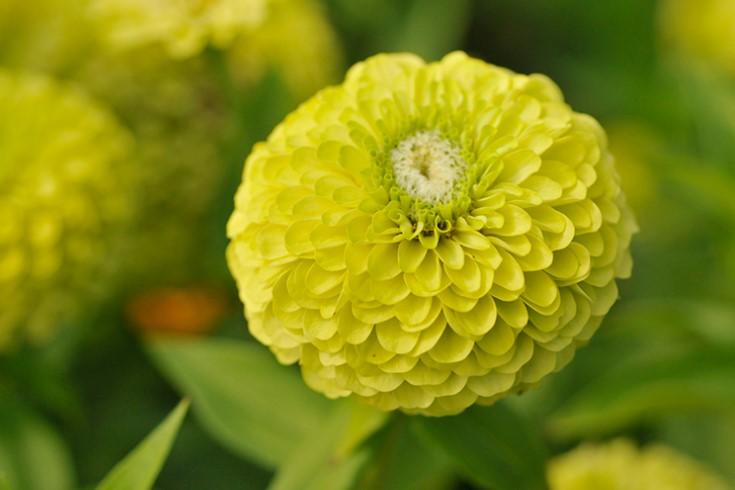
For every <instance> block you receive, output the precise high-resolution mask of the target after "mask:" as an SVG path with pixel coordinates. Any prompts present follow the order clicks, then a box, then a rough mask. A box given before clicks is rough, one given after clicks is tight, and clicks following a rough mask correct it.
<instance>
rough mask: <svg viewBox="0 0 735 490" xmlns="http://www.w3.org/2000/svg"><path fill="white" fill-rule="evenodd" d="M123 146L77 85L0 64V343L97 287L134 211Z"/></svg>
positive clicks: (27, 334)
mask: <svg viewBox="0 0 735 490" xmlns="http://www.w3.org/2000/svg"><path fill="white" fill-rule="evenodd" d="M130 145H131V139H130V137H129V135H128V134H127V133H126V132H125V131H124V130H123V129H121V128H120V127H119V126H118V125H117V123H116V121H115V120H114V119H113V118H112V117H111V116H110V115H109V114H108V113H107V112H105V111H104V110H102V109H101V108H100V107H98V106H97V105H96V104H95V103H94V102H92V101H91V100H90V99H88V98H87V97H86V96H84V95H83V94H81V93H80V92H78V91H76V90H74V89H71V88H67V87H62V86H60V85H57V84H56V83H54V82H52V81H50V80H48V79H45V78H39V77H33V76H22V75H14V74H10V73H7V72H2V71H0V148H1V149H2V151H0V350H1V349H4V348H6V347H8V345H9V344H10V343H11V342H13V341H15V340H16V339H19V338H24V339H29V340H40V339H42V338H44V337H46V336H48V335H49V334H50V333H51V331H52V329H53V327H56V326H58V325H59V324H61V323H64V322H67V321H70V320H72V319H74V318H76V317H77V315H78V314H79V313H81V312H82V311H83V310H84V309H85V308H87V307H90V306H91V305H92V300H96V299H98V298H99V297H100V293H103V292H104V291H102V290H103V289H104V288H105V285H106V284H107V283H109V282H110V281H109V279H110V277H111V276H110V275H111V273H112V272H113V271H114V269H115V264H116V262H115V259H116V252H117V250H118V248H117V244H118V243H120V238H122V235H123V233H124V232H125V229H126V228H125V226H126V225H127V224H128V223H129V221H130V218H131V215H132V212H133V209H132V202H131V195H130V194H131V192H132V189H133V185H132V184H133V182H132V179H131V178H130V177H129V173H128V172H129V171H130V170H131V167H130V166H129V165H128V162H127V161H126V159H127V153H128V148H129V146H130Z"/></svg>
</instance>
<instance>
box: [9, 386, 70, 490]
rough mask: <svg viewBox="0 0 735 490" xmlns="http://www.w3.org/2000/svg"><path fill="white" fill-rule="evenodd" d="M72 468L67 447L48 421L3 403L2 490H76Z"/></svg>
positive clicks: (23, 408) (23, 409) (14, 405)
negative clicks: (8, 489) (74, 489)
mask: <svg viewBox="0 0 735 490" xmlns="http://www.w3.org/2000/svg"><path fill="white" fill-rule="evenodd" d="M2 396H3V397H6V396H7V394H5V393H3V394H2ZM72 467H73V465H72V462H71V458H70V457H69V454H68V452H67V449H66V447H65V446H64V443H63V442H62V440H61V439H60V438H59V436H58V435H57V434H56V433H55V432H54V430H53V429H52V428H51V427H50V426H49V425H48V424H47V423H46V422H45V421H43V420H42V419H40V418H38V417H37V416H36V415H34V414H33V413H32V412H30V411H29V410H28V409H26V408H25V407H23V406H21V405H20V404H16V403H13V402H11V401H10V400H8V399H7V398H5V399H3V400H1V403H0V489H6V488H10V489H23V490H67V489H72V488H75V484H74V475H73V471H72Z"/></svg>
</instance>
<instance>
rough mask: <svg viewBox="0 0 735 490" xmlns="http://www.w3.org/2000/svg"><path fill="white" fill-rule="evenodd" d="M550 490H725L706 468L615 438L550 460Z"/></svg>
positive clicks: (674, 454) (664, 449)
mask: <svg viewBox="0 0 735 490" xmlns="http://www.w3.org/2000/svg"><path fill="white" fill-rule="evenodd" d="M548 476H549V486H550V488H551V490H588V489H595V490H658V489H663V488H665V489H666V490H727V489H729V488H730V487H729V486H728V485H727V484H726V483H725V482H723V481H722V480H720V479H719V478H718V477H716V476H715V475H713V474H711V473H710V472H709V471H708V469H707V468H705V467H704V466H702V465H701V464H699V463H697V462H696V461H693V460H691V459H689V458H688V457H686V456H684V455H682V454H679V453H677V452H676V451H674V450H673V449H670V448H668V447H665V446H649V447H646V448H644V449H638V448H637V447H636V446H635V445H634V444H633V443H631V442H630V441H627V440H623V439H619V440H616V441H612V442H610V443H607V444H603V445H582V446H580V447H578V448H577V449H575V450H573V451H571V452H570V453H567V454H564V455H562V456H559V457H557V458H556V459H554V460H552V461H551V463H550V464H549V469H548Z"/></svg>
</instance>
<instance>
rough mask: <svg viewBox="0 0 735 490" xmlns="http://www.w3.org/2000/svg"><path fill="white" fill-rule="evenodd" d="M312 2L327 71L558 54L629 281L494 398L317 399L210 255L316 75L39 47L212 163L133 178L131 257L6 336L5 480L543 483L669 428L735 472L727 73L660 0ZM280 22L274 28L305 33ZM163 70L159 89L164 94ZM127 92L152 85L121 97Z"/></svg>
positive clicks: (671, 440) (536, 59)
mask: <svg viewBox="0 0 735 490" xmlns="http://www.w3.org/2000/svg"><path fill="white" fill-rule="evenodd" d="M5 1H7V0H0V4H1V3H2V2H5ZM64 8H65V7H58V6H57V10H53V11H52V13H50V14H48V15H51V16H54V15H56V13H58V12H63V11H64ZM325 8H326V13H327V15H328V18H329V21H330V22H331V24H332V25H333V26H334V29H336V31H337V38H338V39H339V42H340V45H341V50H342V51H343V54H344V56H343V58H338V57H337V54H334V58H333V59H332V60H329V61H327V60H319V59H316V60H310V62H312V63H323V62H324V63H326V62H330V63H334V66H335V69H334V72H335V73H334V74H332V75H330V76H331V81H332V82H336V81H338V79H339V77H340V76H341V74H342V73H343V71H344V68H345V67H346V66H349V65H350V64H352V63H353V62H355V61H358V60H360V59H363V58H365V57H366V56H369V55H371V54H374V53H376V52H380V51H403V50H406V51H413V52H416V53H417V54H419V55H422V56H424V57H425V58H427V59H437V58H439V57H440V56H442V55H443V54H445V53H446V52H448V51H451V50H454V49H463V50H466V51H467V52H468V53H470V54H471V55H474V56H477V57H480V58H483V59H485V60H487V61H489V62H491V63H494V64H498V65H502V66H507V67H509V68H511V69H513V70H516V71H520V72H542V73H546V74H548V75H549V76H550V77H551V78H553V79H554V80H556V81H557V82H558V83H559V85H560V86H561V87H562V89H563V91H564V93H565V95H566V96H567V98H568V100H569V102H570V104H571V105H572V106H573V107H574V108H575V109H576V110H578V111H581V112H586V113H590V114H592V115H594V116H595V117H597V118H598V119H600V120H601V121H602V123H603V125H604V126H605V127H606V128H607V129H608V132H609V137H610V140H611V144H612V147H613V150H614V152H615V153H616V155H617V157H618V160H619V164H620V170H621V173H622V174H623V181H624V187H625V189H626V191H627V192H628V194H629V196H630V198H631V201H632V204H633V206H634V207H635V209H636V211H637V214H638V219H639V222H640V226H641V230H642V231H641V233H640V234H639V235H638V236H637V238H636V239H635V240H634V257H635V271H634V275H633V279H631V280H629V281H627V282H625V283H624V284H623V285H622V292H621V295H622V300H621V301H620V302H619V304H618V305H617V306H616V307H615V308H614V309H613V312H612V313H611V314H610V316H609V317H608V318H607V319H606V320H605V322H604V324H603V327H602V329H601V330H600V332H599V333H598V334H597V335H596V336H595V337H594V338H593V340H592V341H591V343H590V345H589V346H587V347H586V348H584V349H582V350H581V351H580V352H579V353H578V354H577V357H576V359H575V361H574V362H572V364H571V365H570V366H569V367H567V368H566V369H565V370H563V371H562V372H561V373H559V374H557V375H555V376H553V377H552V379H550V380H547V381H545V382H544V383H543V384H542V385H541V386H540V387H539V388H538V389H535V390H533V391H531V392H529V393H526V394H524V395H522V396H520V397H514V398H512V399H509V400H506V401H503V402H501V403H499V404H498V405H496V406H495V407H492V408H491V409H486V408H473V409H470V410H468V411H467V412H465V413H464V414H462V415H460V416H457V417H449V418H443V419H424V418H421V417H408V416H404V415H400V414H399V415H394V416H391V417H388V416H386V415H385V414H382V413H378V412H375V411H373V410H371V409H368V408H366V407H363V406H360V405H356V404H354V403H353V402H351V401H340V402H331V401H328V400H326V399H324V398H323V397H321V396H320V395H317V394H315V393H313V392H311V391H310V390H308V389H307V388H306V387H305V385H304V384H303V382H302V381H301V379H300V377H299V375H298V372H297V371H296V370H294V369H289V368H284V367H282V366H279V365H278V364H277V363H276V362H275V360H274V359H273V357H272V355H271V354H270V353H268V352H267V351H266V350H265V348H263V347H262V346H260V345H259V344H256V343H255V342H254V341H252V339H250V338H249V336H248V334H247V331H246V328H245V326H244V320H243V318H242V313H241V310H240V305H239V302H238V299H237V294H236V291H235V289H234V285H233V283H232V281H231V280H230V279H229V277H228V274H227V272H226V267H225V264H224V247H225V245H226V243H225V236H224V235H225V234H224V223H225V222H226V219H227V217H228V215H229V213H230V212H231V209H232V196H233V194H234V189H235V188H236V186H237V184H238V183H239V180H240V171H241V166H242V161H243V158H244V156H245V155H246V154H247V152H248V151H249V148H250V146H251V145H252V144H253V143H254V142H255V141H258V140H260V139H263V138H264V137H265V136H267V134H268V132H269V131H270V129H271V128H272V127H273V126H274V124H275V123H276V122H277V121H278V120H280V118H282V117H283V115H285V114H286V113H288V112H289V111H290V110H292V109H293V108H294V107H295V105H296V104H297V103H298V101H299V100H301V99H303V98H304V97H305V96H306V95H309V93H311V92H313V91H314V90H315V89H316V88H317V87H313V88H309V89H306V93H295V92H294V91H293V90H292V89H290V88H289V84H291V83H292V81H291V80H288V79H286V78H284V73H283V71H282V70H279V69H277V67H276V68H272V69H269V70H268V71H267V72H266V73H265V74H264V75H263V76H262V77H261V78H260V79H258V80H257V81H255V82H248V83H247V84H245V85H243V84H238V83H236V82H234V81H233V80H234V79H235V78H234V76H233V73H231V72H229V71H228V70H227V69H226V66H225V64H223V59H222V54H223V53H222V52H217V51H213V50H210V51H207V52H205V53H204V54H203V55H202V56H201V57H200V58H197V59H195V60H191V61H187V62H180V63H178V62H168V63H170V66H167V68H166V70H165V71H159V70H158V68H155V69H153V70H151V68H150V67H146V66H139V65H141V64H142V65H144V63H132V62H131V61H133V60H124V59H121V60H115V63H116V64H110V60H102V65H99V64H96V63H99V60H94V59H92V58H93V57H92V58H90V57H86V58H85V59H86V60H87V61H89V60H90V59H91V61H89V66H85V67H84V68H83V69H81V70H72V69H69V68H67V67H66V66H62V67H59V66H56V64H49V65H48V66H46V65H43V64H41V66H38V63H35V66H33V68H34V69H36V70H40V71H47V72H49V73H50V74H51V75H53V76H58V77H66V78H71V79H75V81H76V82H77V83H80V84H81V85H82V86H86V87H88V90H89V91H90V92H91V93H94V94H95V95H96V96H97V97H99V98H100V99H101V100H103V101H107V103H108V104H109V105H110V106H111V107H112V108H113V109H114V110H116V111H117V112H119V113H120V117H122V118H123V120H124V121H125V122H126V123H127V124H128V125H129V126H130V127H132V128H133V129H134V130H135V131H136V132H137V134H138V136H139V138H142V139H147V138H151V139H154V140H155V141H158V142H159V144H160V145H163V147H162V148H163V149H161V148H156V147H152V148H153V149H150V151H149V152H147V153H146V154H145V155H144V158H145V159H147V161H149V162H153V163H155V162H157V159H160V158H164V157H161V156H160V155H162V154H163V155H165V154H166V152H169V151H171V150H172V149H175V151H177V152H178V153H177V155H182V158H184V160H187V161H188V160H189V159H193V160H194V161H193V163H191V165H194V166H196V165H197V164H198V161H197V159H202V160H206V161H217V162H219V164H218V166H217V167H216V168H215V167H214V166H212V165H210V166H209V167H207V168H205V169H202V168H199V169H198V170H196V171H193V172H195V178H193V179H191V178H190V177H181V176H180V175H179V176H178V177H177V176H176V175H173V174H172V175H167V176H166V177H163V178H161V177H160V176H159V177H157V179H158V180H154V184H151V186H152V187H150V189H153V191H154V193H153V194H151V195H148V196H145V199H146V200H150V201H152V204H151V203H149V204H148V205H149V206H154V207H155V209H157V210H158V211H157V214H155V219H154V221H153V223H150V222H148V221H146V220H142V224H141V225H140V226H141V230H138V234H139V235H140V236H144V237H147V238H146V240H147V241H145V240H144V243H134V244H132V245H131V247H132V248H131V250H132V251H131V252H130V253H131V257H132V263H131V266H130V268H129V269H130V270H131V271H132V272H131V274H130V276H129V277H128V278H127V279H126V281H124V282H125V283H124V284H123V285H122V286H121V287H120V288H119V294H118V295H117V296H116V297H115V298H114V299H113V300H112V301H110V302H109V303H108V304H107V305H105V307H104V308H101V309H100V311H96V312H94V314H90V315H89V316H88V318H86V319H85V320H84V321H83V322H79V324H78V325H67V326H65V327H64V328H62V329H60V330H59V331H58V333H57V335H56V336H55V337H54V338H53V339H52V340H51V341H50V342H49V343H47V344H46V345H41V346H36V345H23V346H19V347H18V348H17V349H16V350H15V351H14V352H12V353H7V354H5V355H3V356H0V488H4V487H3V485H6V486H8V485H9V487H10V488H18V489H39V490H41V489H42V490H46V489H59V490H62V489H69V488H77V487H80V486H81V487H85V486H90V485H95V484H97V483H98V482H102V484H101V486H100V488H148V487H149V486H150V485H151V482H152V481H153V480H154V479H155V478H156V474H157V473H158V471H159V469H160V468H161V467H162V470H161V472H160V475H159V476H158V478H157V480H156V487H157V488H161V489H182V488H213V489H215V488H222V489H226V488H253V489H257V488H266V487H269V488H273V489H279V490H283V489H305V488H313V489H324V488H330V489H331V488H333V489H342V488H382V489H390V488H395V489H408V488H416V489H445V488H446V489H451V488H475V487H477V488H498V489H538V488H543V487H544V485H545V483H544V466H545V461H546V458H547V457H548V456H549V455H550V454H556V453H559V452H562V451H565V450H567V449H569V448H571V447H573V446H576V445H577V444H578V443H579V442H580V441H583V440H590V439H608V438H611V437H615V436H618V435H626V436H628V437H631V438H633V439H636V440H638V441H640V442H643V443H645V442H649V441H658V442H663V443H666V444H668V445H670V446H672V447H675V448H677V449H679V450H681V451H682V452H684V453H687V454H690V455H692V456H694V457H696V458H697V459H699V460H700V461H702V462H704V463H706V464H708V465H709V466H710V467H712V468H714V469H716V470H717V471H718V472H719V473H720V474H721V475H723V476H724V477H726V478H729V479H730V480H729V481H730V482H732V483H733V484H735V457H734V456H733V454H735V231H734V230H735V199H733V193H735V163H734V162H735V76H734V75H732V74H727V73H725V72H722V71H720V70H718V69H717V67H711V66H707V65H704V64H702V63H699V62H697V61H696V60H691V59H686V60H685V59H681V58H679V57H678V56H677V54H676V53H674V52H672V51H670V50H668V49H667V48H666V47H665V46H663V45H662V43H661V42H660V35H659V30H658V29H659V28H658V13H657V12H658V8H659V6H658V3H657V2H655V1H653V0H616V1H610V2H589V1H586V0H558V1H554V2H548V1H543V0H491V1H490V0H488V1H482V0H456V1H452V2H447V1H445V0H404V1H394V0H328V1H327V2H326V4H325ZM59 9H60V10H59ZM3 12H4V11H3V10H2V8H0V16H2V15H5V14H4V13H3ZM54 12H56V13H54ZM7 21H8V18H0V25H5V24H7ZM16 29H19V28H16ZM42 30H44V31H45V32H51V31H50V30H49V29H42ZM290 33H293V30H290V29H285V30H284V33H283V36H284V37H283V39H282V42H283V43H287V44H288V43H300V42H308V39H303V38H298V32H296V34H297V37H296V38H295V39H289V38H288V36H289V35H290ZM21 34H24V33H23V32H21V33H20V34H15V37H14V38H13V39H16V42H14V43H9V42H8V43H0V64H1V65H4V66H9V67H17V66H19V65H24V64H25V65H27V63H25V62H22V61H18V60H21V59H22V56H20V55H18V54H17V53H18V52H19V50H20V52H22V51H23V50H24V49H31V48H32V47H33V43H32V42H31V40H33V39H35V40H38V37H37V36H39V35H40V34H28V33H25V34H26V35H27V36H26V37H27V38H28V39H31V40H26V41H25V44H23V43H22V42H20V41H18V39H26V38H24V37H23V36H21ZM0 39H2V35H1V34H0ZM64 41H65V42H64V43H62V45H63V46H64V47H65V48H66V47H69V50H71V51H73V49H71V47H73V46H74V45H75V43H74V42H72V41H74V40H71V39H65V40H64ZM67 41H68V42H67ZM4 46H5V48H4ZM3 49H5V53H4V54H3ZM11 49H12V53H11ZM33 49H36V47H34V48H33ZM33 59H34V60H36V59H39V58H38V57H36V58H33ZM289 62H291V63H299V62H301V61H300V60H297V61H289ZM274 66H275V65H274ZM118 72H120V73H121V74H122V75H120V74H119V73H118ZM70 73H71V74H72V75H69V74H70ZM120 76H122V77H123V78H122V80H125V82H124V84H123V85H124V88H125V90H124V91H121V88H120V82H119V80H121V78H119V77H120ZM105 77H108V78H107V80H105ZM110 77H112V78H110ZM166 77H168V78H166ZM169 79H170V80H169ZM111 80H112V82H111ZM171 80H173V81H171ZM192 80H193V82H192ZM192 83H194V84H196V85H197V86H196V87H191V86H190V85H191V84H192ZM320 83H321V84H323V83H325V82H320ZM181 84H183V86H182V87H179V86H178V85H181ZM162 86H164V87H167V88H166V89H165V90H168V89H171V90H174V94H173V95H171V100H172V101H173V102H171V103H172V104H173V106H167V105H166V102H162V99H159V98H157V97H158V94H161V93H166V91H165V90H164V89H162V88H161V87H162ZM172 87H173V88H172ZM162 90H163V91H162ZM189 91H192V92H195V93H196V94H198V95H197V96H198V97H202V99H201V100H200V101H196V100H194V101H193V100H192V99H191V97H190V95H189ZM151 97H155V98H156V99H151ZM182 100H185V101H187V102H188V103H189V104H188V105H187V106H186V107H181V106H179V105H177V104H178V103H179V102H180V101H182ZM130 101H133V103H137V102H138V101H144V102H145V104H143V105H142V107H139V108H138V109H140V110H136V111H133V112H131V113H126V112H125V111H129V107H130V105H129V104H130ZM159 105H161V107H159ZM149 106H150V107H149ZM172 107H173V108H172ZM203 111H204V112H203ZM141 117H143V118H145V117H150V119H149V120H146V119H143V120H139V119H140V118H141ZM182 117H183V119H182ZM182 120H184V121H191V124H186V125H184V126H183V127H182V126H181V121H182ZM149 121H154V122H155V124H153V123H152V124H148V122H149ZM199 126H202V127H201V128H200V127H199ZM179 131H191V132H192V135H188V134H184V135H183V136H182V135H181V134H179V133H178V132H179ZM172 134H174V135H177V134H178V136H179V137H181V138H184V140H180V139H176V138H175V137H173V136H171V135H172ZM161 135H163V136H161ZM200 140H202V141H205V142H206V143H202V144H205V145H206V147H201V146H200V147H197V148H198V149H197V150H196V151H195V152H194V153H193V154H192V153H189V149H190V148H191V141H195V142H196V141H200ZM210 146H211V147H210ZM149 148H151V147H149ZM0 151H2V149H1V148H0ZM212 154H216V157H212V156H211V155H212ZM192 155H193V157H192ZM170 156H171V155H168V156H167V157H165V158H170ZM177 158H178V157H177ZM185 164H186V165H189V163H186V162H185ZM207 169H209V170H207ZM187 178H189V179H190V180H186V179H187ZM177 179H184V180H185V181H186V182H188V184H186V185H190V187H191V188H186V187H185V186H184V187H181V186H180V185H179V183H178V181H177ZM182 189H183V190H182ZM177 193H184V195H183V196H182V195H180V194H177ZM172 196H173V200H167V199H166V198H167V197H168V198H170V197H172ZM190 196H195V197H196V196H198V198H197V199H194V200H193V201H191V200H190V199H191V198H190ZM167 213H168V214H167ZM169 218H171V219H169ZM159 225H161V226H160V227H159ZM151 227H153V228H156V229H159V228H160V231H161V234H158V235H152V238H151V235H148V234H146V230H147V229H149V228H151ZM151 243H153V246H151ZM167 244H173V247H171V246H169V245H167ZM152 270H155V271H156V272H152ZM158 271H162V272H158ZM172 271H173V273H172ZM162 288H163V289H162ZM182 397H186V398H188V399H189V400H190V402H191V412H192V414H191V415H189V416H187V417H186V418H185V419H184V412H185V410H186V403H184V404H182V405H180V406H179V408H177V409H176V410H175V411H174V412H173V413H172V415H170V417H169V418H168V419H166V421H165V422H163V423H162V425H161V426H160V427H159V428H158V429H156V431H155V432H153V433H152V434H151V435H150V436H149V437H148V438H147V439H145V441H144V442H142V443H140V445H138V446H137V448H136V445H137V444H138V443H139V442H140V441H141V440H143V439H144V438H145V436H146V434H148V433H149V432H150V431H151V430H152V429H153V428H154V427H155V426H156V425H157V424H158V423H159V422H160V421H161V420H163V419H164V418H165V417H166V414H167V413H169V411H171V410H172V408H173V407H174V406H176V404H177V403H178V402H179V400H180V399H181V398H182ZM179 426H180V430H179V431H178V435H177V436H176V432H177V429H179ZM174 437H176V440H175V443H174V442H173V439H174ZM133 448H136V449H135V450H133ZM169 449H170V454H168V458H166V455H167V453H168V452H169ZM131 450H133V452H130V451H131ZM128 453H130V455H129V456H128V457H127V458H126V459H124V460H123V457H124V456H125V455H126V454H128ZM121 460H122V462H120V461H121ZM164 460H166V461H165V464H164ZM118 462H120V463H119V464H118ZM116 465H117V466H116ZM131 467H134V468H135V469H134V470H131V469H130V468H131ZM113 468H114V469H113ZM41 469H42V470H41ZM111 470H112V472H111ZM105 475H107V476H105ZM129 478H139V479H140V480H138V481H133V480H129Z"/></svg>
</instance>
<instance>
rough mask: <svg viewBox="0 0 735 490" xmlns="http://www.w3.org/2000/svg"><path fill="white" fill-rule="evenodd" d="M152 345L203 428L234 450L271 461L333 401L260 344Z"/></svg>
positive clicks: (282, 456) (282, 457) (283, 456)
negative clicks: (190, 401) (308, 384)
mask: <svg viewBox="0 0 735 490" xmlns="http://www.w3.org/2000/svg"><path fill="white" fill-rule="evenodd" d="M149 351H150V353H151V355H152V356H153V359H154V360H155V361H156V363H157V364H158V365H159V367H160V368H161V370H162V371H163V373H164V374H165V375H166V376H168V378H169V379H170V380H171V381H172V382H173V383H174V385H176V386H177V387H178V389H179V390H180V391H181V393H183V394H185V395H186V396H189V397H191V400H192V404H193V410H194V413H195V414H196V415H197V416H198V417H199V420H200V421H201V422H202V424H203V425H204V428H205V429H207V431H208V432H209V433H210V434H211V435H212V436H213V437H214V438H215V439H217V440H218V441H219V442H220V443H221V444H223V445H224V446H225V447H228V448H229V449H231V450H232V451H234V452H235V453H237V454H239V455H241V456H243V457H245V458H248V459H254V460H256V461H258V462H260V463H261V464H264V465H266V466H270V467H275V466H278V465H279V464H280V463H281V462H283V461H286V460H287V459H288V457H289V455H290V454H291V452H292V451H293V450H294V447H295V446H297V445H298V444H299V443H300V442H301V440H302V439H303V438H304V437H306V436H307V435H309V434H311V433H312V432H313V431H315V430H317V429H319V428H320V427H321V425H322V424H323V423H324V421H325V420H327V419H328V417H329V415H330V413H331V411H332V410H333V409H334V404H333V403H330V401H329V400H327V399H326V398H324V397H323V396H321V395H319V394H317V393H315V392H313V391H311V390H310V389H309V388H307V387H306V385H305V384H304V382H303V381H302V379H301V377H300V376H299V373H298V371H297V370H295V369H292V368H289V367H286V366H281V365H280V364H278V362H277V361H276V360H275V359H274V358H273V355H272V354H271V353H270V352H268V351H267V349H265V348H264V347H263V346H261V345H258V344H254V343H250V342H244V341H238V340H231V339H214V338H212V339H199V340H157V341H151V343H150V344H149Z"/></svg>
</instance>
